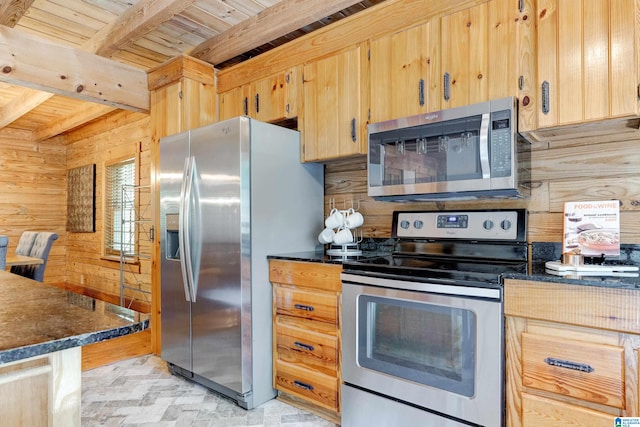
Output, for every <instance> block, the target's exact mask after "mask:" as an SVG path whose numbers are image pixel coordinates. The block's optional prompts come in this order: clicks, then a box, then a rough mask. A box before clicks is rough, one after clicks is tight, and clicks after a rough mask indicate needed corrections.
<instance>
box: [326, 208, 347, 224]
mask: <svg viewBox="0 0 640 427" xmlns="http://www.w3.org/2000/svg"><path fill="white" fill-rule="evenodd" d="M343 222H344V215H343V214H342V212H340V211H339V210H338V209H336V208H333V209H331V212H330V213H329V216H328V217H327V219H325V220H324V225H325V226H326V227H327V228H340V227H342V225H343Z"/></svg>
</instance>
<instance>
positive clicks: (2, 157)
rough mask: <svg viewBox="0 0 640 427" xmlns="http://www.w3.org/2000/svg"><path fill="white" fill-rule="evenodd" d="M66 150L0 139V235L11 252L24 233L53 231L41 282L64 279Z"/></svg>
mask: <svg viewBox="0 0 640 427" xmlns="http://www.w3.org/2000/svg"><path fill="white" fill-rule="evenodd" d="M66 174H67V166H66V147H65V146H64V145H63V144H61V142H60V141H59V140H54V141H49V142H47V143H43V144H39V143H35V142H31V141H25V140H17V139H12V138H7V137H4V136H0V188H2V196H1V197H0V234H5V235H7V236H9V252H10V253H13V252H15V248H16V246H17V244H18V240H19V239H20V235H21V234H22V232H23V231H25V230H40V231H53V232H56V233H58V235H59V238H58V240H56V241H55V242H54V244H53V246H52V248H51V253H50V254H49V259H48V261H47V268H46V270H45V276H44V280H45V282H56V281H61V280H64V274H65V273H64V270H65V246H66V232H65V228H66V212H67V201H66V185H67V184H66Z"/></svg>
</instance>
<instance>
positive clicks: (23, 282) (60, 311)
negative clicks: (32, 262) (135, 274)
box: [0, 271, 149, 365]
mask: <svg viewBox="0 0 640 427" xmlns="http://www.w3.org/2000/svg"><path fill="white" fill-rule="evenodd" d="M148 326H149V319H148V315H146V314H140V313H137V312H135V311H133V310H129V309H126V308H122V307H119V306H116V305H113V304H109V303H106V302H103V301H99V300H96V299H94V298H90V297H86V296H83V295H80V294H76V293H73V292H70V291H66V290H63V289H59V288H56V287H55V286H52V285H47V284H44V283H41V282H37V281H35V280H31V279H28V278H25V277H22V276H19V275H16V274H12V273H9V272H7V271H0V365H1V364H3V363H9V362H14V361H17V360H22V359H26V358H30V357H33V356H39V355H42V354H47V353H52V352H56V351H59V350H65V349H68V348H71V347H78V346H83V345H86V344H91V343H95V342H99V341H104V340H108V339H111V338H116V337H119V336H124V335H128V334H131V333H134V332H138V331H141V330H144V329H146V328H148Z"/></svg>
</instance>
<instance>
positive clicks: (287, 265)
mask: <svg viewBox="0 0 640 427" xmlns="http://www.w3.org/2000/svg"><path fill="white" fill-rule="evenodd" d="M340 273H342V266H341V265H339V264H322V263H317V262H302V261H283V260H277V259H272V260H270V261H269V281H270V282H271V283H283V284H285V285H294V286H304V287H305V288H314V289H318V290H320V291H334V292H340V291H342V282H341V281H340Z"/></svg>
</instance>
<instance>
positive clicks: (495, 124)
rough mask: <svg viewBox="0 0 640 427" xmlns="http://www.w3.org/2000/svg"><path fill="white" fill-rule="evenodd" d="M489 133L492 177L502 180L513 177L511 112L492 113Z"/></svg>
mask: <svg viewBox="0 0 640 427" xmlns="http://www.w3.org/2000/svg"><path fill="white" fill-rule="evenodd" d="M490 126H491V128H490V132H489V147H490V156H491V160H490V164H491V177H492V178H500V177H505V176H510V175H511V150H512V142H511V139H512V137H513V135H512V131H511V114H510V112H509V110H503V111H495V112H492V113H491V123H490Z"/></svg>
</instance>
